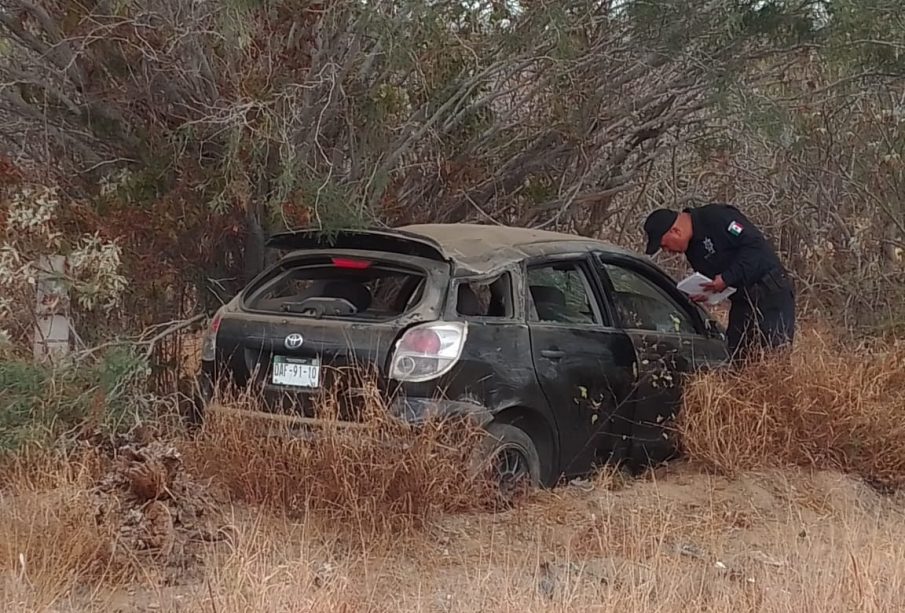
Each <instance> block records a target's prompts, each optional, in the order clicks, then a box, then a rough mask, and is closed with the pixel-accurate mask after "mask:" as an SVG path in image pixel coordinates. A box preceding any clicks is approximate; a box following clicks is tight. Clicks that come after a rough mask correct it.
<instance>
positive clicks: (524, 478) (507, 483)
mask: <svg viewBox="0 0 905 613" xmlns="http://www.w3.org/2000/svg"><path fill="white" fill-rule="evenodd" d="M486 430H487V433H486V435H485V437H484V438H483V440H482V441H481V443H480V444H479V445H478V449H477V451H476V454H475V457H474V459H473V466H474V468H475V469H476V470H477V474H479V475H481V476H483V477H485V478H488V479H490V480H491V482H492V484H493V485H494V487H495V488H496V489H497V493H498V494H499V495H500V497H501V498H502V500H503V501H506V502H509V501H512V500H513V499H514V498H515V497H516V496H517V495H518V494H519V493H520V492H523V491H525V490H526V489H529V488H534V487H538V486H540V484H541V462H540V456H539V455H538V453H537V447H536V446H535V444H534V441H532V440H531V437H530V436H528V434H527V433H526V432H525V431H524V430H522V429H520V428H517V427H516V426H513V425H510V424H503V423H496V422H494V423H491V424H490V425H488V426H487V428H486Z"/></svg>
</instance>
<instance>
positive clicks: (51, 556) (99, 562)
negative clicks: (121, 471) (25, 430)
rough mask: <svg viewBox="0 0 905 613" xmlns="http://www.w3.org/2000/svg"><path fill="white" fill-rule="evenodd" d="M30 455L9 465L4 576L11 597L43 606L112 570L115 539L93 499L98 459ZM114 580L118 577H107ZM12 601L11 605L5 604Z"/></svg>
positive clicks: (0, 549)
mask: <svg viewBox="0 0 905 613" xmlns="http://www.w3.org/2000/svg"><path fill="white" fill-rule="evenodd" d="M85 455H86V457H85V458H79V457H72V456H68V457H62V456H59V455H55V454H53V453H51V452H48V451H40V450H34V449H33V450H30V451H28V452H25V453H24V455H23V456H21V457H18V458H8V459H7V461H6V462H5V468H6V469H7V470H5V471H3V472H4V488H3V494H2V498H0V571H2V572H3V573H5V574H6V578H7V583H6V585H5V586H4V587H3V591H6V592H11V591H12V592H19V593H28V594H29V599H30V600H31V601H32V602H33V603H34V604H35V605H36V606H37V605H41V606H44V605H46V604H49V603H51V602H54V601H55V600H57V599H58V598H60V597H61V596H62V595H63V594H64V593H66V592H67V591H69V590H70V589H71V588H72V587H73V586H74V585H76V584H78V583H79V582H80V581H82V580H84V579H86V578H88V577H92V578H94V579H99V578H102V577H104V576H105V575H106V574H107V573H108V571H109V570H110V567H109V562H110V552H111V544H112V542H113V535H112V533H111V532H110V531H109V530H106V529H105V528H104V527H102V526H99V525H98V524H97V522H96V521H95V514H94V510H95V509H94V504H93V500H92V497H91V494H90V487H91V485H92V483H93V474H94V471H95V469H96V464H95V462H96V460H97V458H96V457H95V456H94V455H93V454H91V453H86V454H85ZM107 578H112V577H109V576H108V577H107ZM4 600H6V599H4Z"/></svg>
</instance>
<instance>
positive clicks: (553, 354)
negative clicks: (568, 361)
mask: <svg viewBox="0 0 905 613" xmlns="http://www.w3.org/2000/svg"><path fill="white" fill-rule="evenodd" d="M540 354H541V355H542V356H544V357H545V358H550V359H551V360H558V359H559V358H561V357H563V356H564V355H566V352H565V351H560V350H559V349H544V350H542V351H541V352H540Z"/></svg>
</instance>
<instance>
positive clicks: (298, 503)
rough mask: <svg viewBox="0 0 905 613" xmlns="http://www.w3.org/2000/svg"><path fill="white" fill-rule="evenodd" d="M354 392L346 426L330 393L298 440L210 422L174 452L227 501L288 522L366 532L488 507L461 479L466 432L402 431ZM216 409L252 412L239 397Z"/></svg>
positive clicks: (284, 428)
mask: <svg viewBox="0 0 905 613" xmlns="http://www.w3.org/2000/svg"><path fill="white" fill-rule="evenodd" d="M362 389H365V390H366V393H365V394H364V396H363V397H362V398H361V406H362V407H363V408H364V414H363V416H362V419H361V421H360V422H356V427H354V428H349V427H345V426H343V425H342V424H341V422H340V420H338V418H337V414H338V410H339V409H338V400H337V397H336V394H337V393H338V392H336V391H333V392H328V393H325V395H324V397H323V399H322V400H321V401H320V403H319V415H320V416H321V417H322V418H323V419H324V420H325V424H326V425H323V426H318V427H315V428H312V429H310V431H308V432H307V433H301V432H293V431H292V430H291V428H290V426H288V425H285V424H274V423H272V422H265V421H259V420H255V419H253V418H245V417H235V416H233V415H228V416H227V415H219V414H218V415H211V416H210V418H209V419H208V420H206V423H205V427H204V430H203V432H202V433H201V434H200V436H199V437H197V438H196V439H195V440H194V441H192V442H191V443H189V444H187V445H185V446H184V447H185V452H186V456H187V457H188V458H189V461H190V463H191V464H192V465H193V467H194V470H195V471H196V472H198V473H199V474H200V475H203V476H205V477H209V478H211V479H213V480H215V481H217V482H218V483H220V484H223V485H225V486H226V487H227V489H228V490H229V491H230V492H231V493H232V495H233V498H234V499H235V500H237V501H242V502H247V503H252V504H260V505H265V506H268V507H270V508H272V509H277V510H279V511H281V512H287V513H290V514H295V515H298V514H301V513H303V512H314V513H318V514H320V515H321V516H324V517H328V518H330V519H331V520H334V521H338V522H343V523H344V524H347V525H352V526H355V527H356V529H361V530H364V531H366V532H369V533H374V534H379V533H385V532H391V533H392V532H397V531H399V530H404V529H407V528H410V527H417V526H418V525H420V524H422V523H423V522H424V521H425V520H427V519H429V518H431V517H434V516H436V515H438V514H441V513H449V512H459V511H463V510H468V509H475V508H485V507H486V506H487V504H488V503H489V502H492V497H490V496H489V492H490V489H489V482H488V481H487V480H486V479H481V478H477V476H474V475H471V474H470V472H469V466H470V464H469V461H470V457H469V456H470V454H471V452H472V450H473V449H474V445H475V444H476V443H477V441H478V438H479V436H480V431H479V429H478V428H477V427H476V426H474V425H473V424H470V423H468V422H465V421H458V422H456V423H454V424H451V423H442V422H439V421H436V422H430V423H426V424H424V425H423V426H421V427H419V428H411V427H407V426H406V425H404V424H402V423H400V422H398V421H396V420H393V419H391V418H389V416H388V408H387V406H386V405H385V404H384V401H383V400H381V398H380V395H379V394H378V393H377V392H376V389H375V388H374V387H373V386H371V387H367V386H365V387H363V388H362ZM221 402H223V403H224V404H226V405H228V406H229V407H231V408H250V409H257V408H259V406H258V402H257V401H256V400H255V399H254V398H250V397H249V396H247V395H240V396H234V397H232V398H231V399H229V400H223V401H221ZM312 436H313V437H314V438H311V437H312Z"/></svg>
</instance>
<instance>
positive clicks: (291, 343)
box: [283, 332, 305, 349]
mask: <svg viewBox="0 0 905 613" xmlns="http://www.w3.org/2000/svg"><path fill="white" fill-rule="evenodd" d="M304 342H305V339H303V338H302V335H301V334H299V333H298V332H293V333H292V334H290V335H289V336H287V337H286V340H285V341H283V344H284V345H285V346H286V349H298V348H299V347H301V346H302V343H304Z"/></svg>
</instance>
